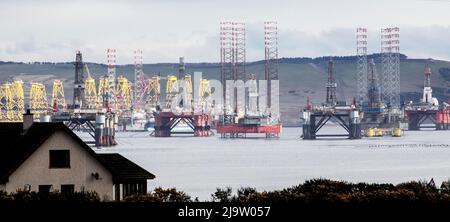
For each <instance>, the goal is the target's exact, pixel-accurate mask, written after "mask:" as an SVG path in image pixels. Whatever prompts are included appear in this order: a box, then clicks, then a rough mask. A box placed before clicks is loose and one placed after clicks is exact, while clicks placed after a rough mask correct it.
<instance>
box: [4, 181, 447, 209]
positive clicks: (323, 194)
mask: <svg viewBox="0 0 450 222" xmlns="http://www.w3.org/2000/svg"><path fill="white" fill-rule="evenodd" d="M193 201H198V199H197V198H196V199H195V200H192V198H191V196H190V195H188V194H187V193H185V192H183V191H179V190H177V189H176V188H168V189H164V188H161V187H157V188H155V189H154V190H153V191H152V192H150V193H148V194H138V195H131V196H127V197H125V199H124V200H123V201H122V202H193ZM211 201H212V202H228V203H258V202H265V203H291V202H292V203H302V204H399V203H400V204H412V203H414V204H430V203H445V204H450V181H445V182H443V183H442V185H441V186H439V187H436V186H435V185H434V182H430V183H427V182H424V181H419V182H416V181H412V182H407V183H400V184H397V185H392V184H388V183H383V184H369V183H349V182H345V181H335V180H328V179H313V180H308V181H305V182H304V183H302V184H299V185H296V186H292V187H289V188H285V189H283V190H275V191H262V192H258V191H257V190H256V189H255V188H251V187H242V188H239V189H238V190H237V191H236V193H235V194H234V193H233V189H232V188H231V187H226V188H217V190H216V192H214V193H213V194H211ZM43 202H44V203H59V202H61V203H98V202H100V198H99V196H98V195H97V193H95V192H74V193H58V192H52V193H48V194H41V193H36V192H29V191H17V192H15V193H11V194H8V193H6V192H3V191H0V204H3V205H4V204H11V205H21V204H30V203H43Z"/></svg>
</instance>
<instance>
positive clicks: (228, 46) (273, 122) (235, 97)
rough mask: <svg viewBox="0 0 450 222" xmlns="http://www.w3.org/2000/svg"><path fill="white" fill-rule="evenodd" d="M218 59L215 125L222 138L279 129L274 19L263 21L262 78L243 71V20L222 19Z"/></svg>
mask: <svg viewBox="0 0 450 222" xmlns="http://www.w3.org/2000/svg"><path fill="white" fill-rule="evenodd" d="M220 25H221V27H220V45H221V49H220V58H221V77H222V86H223V114H222V115H220V116H219V119H218V121H217V124H216V129H217V133H220V135H221V137H230V138H237V137H246V136H247V134H265V136H266V138H270V137H278V136H279V134H280V132H281V122H280V113H279V83H278V37H277V33H278V30H277V22H275V21H267V22H264V33H265V36H264V39H265V41H264V43H265V80H263V81H261V80H260V81H258V82H259V84H258V83H257V81H256V76H255V75H251V74H250V75H247V74H246V71H245V39H246V32H245V23H242V22H221V24H220Z"/></svg>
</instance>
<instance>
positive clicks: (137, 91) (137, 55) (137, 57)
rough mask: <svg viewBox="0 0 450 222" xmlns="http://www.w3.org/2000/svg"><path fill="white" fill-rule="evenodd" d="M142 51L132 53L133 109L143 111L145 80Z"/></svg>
mask: <svg viewBox="0 0 450 222" xmlns="http://www.w3.org/2000/svg"><path fill="white" fill-rule="evenodd" d="M142 54H143V51H142V50H140V49H138V50H135V51H134V102H133V106H134V109H138V110H139V109H143V108H144V107H143V101H145V99H144V97H145V92H146V88H147V86H146V80H145V74H144V69H143V56H142Z"/></svg>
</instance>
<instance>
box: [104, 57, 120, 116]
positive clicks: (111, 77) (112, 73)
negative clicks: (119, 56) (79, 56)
mask: <svg viewBox="0 0 450 222" xmlns="http://www.w3.org/2000/svg"><path fill="white" fill-rule="evenodd" d="M106 62H107V64H108V87H109V90H108V93H107V97H108V98H107V100H108V104H109V106H110V108H112V109H113V110H115V109H116V101H117V100H116V95H115V92H116V50H115V49H107V50H106Z"/></svg>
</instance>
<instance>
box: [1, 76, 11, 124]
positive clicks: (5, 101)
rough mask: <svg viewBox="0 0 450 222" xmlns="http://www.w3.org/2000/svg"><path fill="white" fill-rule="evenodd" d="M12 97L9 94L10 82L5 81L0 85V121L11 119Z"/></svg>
mask: <svg viewBox="0 0 450 222" xmlns="http://www.w3.org/2000/svg"><path fill="white" fill-rule="evenodd" d="M13 117H14V113H13V97H12V94H11V84H10V83H5V84H3V85H1V86H0V121H1V122H11V121H13Z"/></svg>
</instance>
